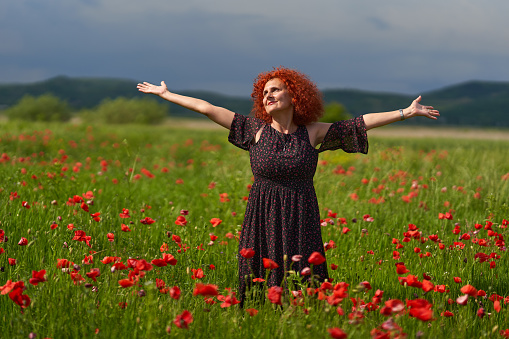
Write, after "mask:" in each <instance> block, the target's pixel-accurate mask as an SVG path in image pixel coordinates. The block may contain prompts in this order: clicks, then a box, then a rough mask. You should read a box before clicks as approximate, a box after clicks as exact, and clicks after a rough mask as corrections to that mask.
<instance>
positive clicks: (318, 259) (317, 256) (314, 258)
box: [308, 252, 325, 266]
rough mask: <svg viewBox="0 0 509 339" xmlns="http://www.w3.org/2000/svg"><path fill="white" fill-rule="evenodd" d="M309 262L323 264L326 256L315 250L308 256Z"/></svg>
mask: <svg viewBox="0 0 509 339" xmlns="http://www.w3.org/2000/svg"><path fill="white" fill-rule="evenodd" d="M308 262H309V263H310V264H312V265H315V266H316V265H321V264H323V263H324V262H325V258H324V256H323V255H322V254H321V253H319V252H313V253H311V255H310V256H309V258H308Z"/></svg>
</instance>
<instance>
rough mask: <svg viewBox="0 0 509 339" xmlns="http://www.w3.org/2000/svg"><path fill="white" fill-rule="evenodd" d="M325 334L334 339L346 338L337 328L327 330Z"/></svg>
mask: <svg viewBox="0 0 509 339" xmlns="http://www.w3.org/2000/svg"><path fill="white" fill-rule="evenodd" d="M327 332H329V335H330V336H331V338H334V339H345V338H347V334H346V333H345V332H344V331H343V330H342V329H340V328H338V327H333V328H329V329H327Z"/></svg>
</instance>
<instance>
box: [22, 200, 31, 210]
mask: <svg viewBox="0 0 509 339" xmlns="http://www.w3.org/2000/svg"><path fill="white" fill-rule="evenodd" d="M21 205H22V206H23V207H24V208H26V209H30V205H29V204H28V202H26V201H23V202H22V203H21Z"/></svg>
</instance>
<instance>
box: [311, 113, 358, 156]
mask: <svg viewBox="0 0 509 339" xmlns="http://www.w3.org/2000/svg"><path fill="white" fill-rule="evenodd" d="M336 149H342V150H343V151H345V152H347V153H364V154H367V153H368V135H367V134H366V124H365V123H364V118H363V117H362V116H360V117H357V118H353V119H349V120H342V121H337V122H335V123H333V124H332V125H331V126H330V127H329V130H328V131H327V134H326V135H325V138H323V142H322V144H321V145H320V148H319V149H318V152H323V151H327V150H329V151H333V150H336Z"/></svg>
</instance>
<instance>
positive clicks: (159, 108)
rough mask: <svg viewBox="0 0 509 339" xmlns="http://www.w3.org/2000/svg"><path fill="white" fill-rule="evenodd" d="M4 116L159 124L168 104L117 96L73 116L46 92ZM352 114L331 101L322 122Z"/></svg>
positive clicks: (344, 117) (18, 105)
mask: <svg viewBox="0 0 509 339" xmlns="http://www.w3.org/2000/svg"><path fill="white" fill-rule="evenodd" d="M3 114H4V115H5V116H7V117H8V118H9V120H24V121H44V122H57V121H60V122H66V121H69V120H70V119H71V118H72V117H73V116H77V117H79V118H80V119H81V120H82V121H87V122H94V123H104V124H145V125H150V124H159V123H161V122H162V121H163V120H164V119H165V118H166V117H168V105H167V104H165V103H160V102H157V101H156V100H154V99H152V98H150V97H143V98H131V99H127V98H124V97H118V98H116V99H109V98H108V99H104V100H103V101H102V102H101V103H100V104H99V105H98V106H96V107H95V108H92V109H82V110H80V111H79V112H77V113H76V114H73V113H72V109H71V107H70V106H69V104H68V103H67V101H65V100H62V99H59V98H58V97H56V96H54V95H53V94H50V93H47V94H43V95H40V96H38V97H34V96H31V95H25V96H24V97H23V98H22V99H21V100H20V101H19V102H18V103H17V104H15V105H13V106H11V107H9V108H7V109H6V110H4V111H3ZM351 117H352V115H351V114H350V113H349V112H348V111H347V110H346V108H345V106H343V105H342V104H340V103H338V102H335V101H334V102H332V103H330V104H328V105H326V106H325V111H324V115H323V117H322V119H320V121H322V122H335V121H339V120H345V119H350V118H351Z"/></svg>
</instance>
